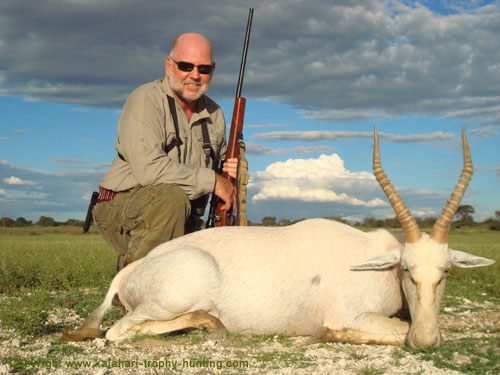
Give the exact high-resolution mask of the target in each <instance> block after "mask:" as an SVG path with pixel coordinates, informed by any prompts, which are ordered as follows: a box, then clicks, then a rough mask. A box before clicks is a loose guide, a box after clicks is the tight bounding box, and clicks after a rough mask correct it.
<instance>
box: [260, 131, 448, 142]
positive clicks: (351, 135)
mask: <svg viewBox="0 0 500 375" xmlns="http://www.w3.org/2000/svg"><path fill="white" fill-rule="evenodd" d="M378 135H379V138H380V139H384V140H387V141H391V142H419V143H425V142H436V141H443V140H449V139H452V138H453V137H454V135H453V134H452V133H443V132H442V131H437V132H433V133H428V134H412V135H401V134H389V133H378ZM254 136H255V137H257V138H261V139H272V140H286V141H292V140H293V141H320V140H325V139H328V140H335V139H355V138H373V132H360V131H343V130H313V131H278V132H268V133H257V134H254Z"/></svg>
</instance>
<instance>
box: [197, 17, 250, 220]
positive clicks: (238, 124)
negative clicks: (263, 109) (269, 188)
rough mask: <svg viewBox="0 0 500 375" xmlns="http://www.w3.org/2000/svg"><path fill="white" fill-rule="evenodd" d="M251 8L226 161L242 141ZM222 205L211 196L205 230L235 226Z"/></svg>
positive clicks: (233, 156)
mask: <svg viewBox="0 0 500 375" xmlns="http://www.w3.org/2000/svg"><path fill="white" fill-rule="evenodd" d="M252 18H253V8H250V9H249V11H248V22H247V31H246V34H245V42H244V44H243V55H242V57H241V65H240V74H239V77H238V85H237V87H236V99H235V101H234V108H233V119H232V121H231V130H230V132H229V139H228V144H227V151H226V159H231V158H238V157H239V156H240V140H242V139H243V119H244V117H245V104H246V99H245V98H243V97H241V88H242V86H243V75H244V73H245V64H246V60H247V52H248V42H249V40H250V29H251V28H252ZM221 171H222V162H221V163H219V166H218V168H217V172H219V173H220V172H221ZM221 174H222V177H224V178H227V179H228V180H230V181H231V182H232V183H233V185H234V184H235V181H234V180H233V179H232V178H231V177H230V176H229V175H228V174H227V172H222V173H221ZM223 206H224V203H223V202H221V200H220V199H219V198H218V197H217V196H216V195H215V194H212V199H211V201H210V211H209V213H208V218H207V225H206V227H207V228H211V227H214V226H217V227H224V226H231V225H235V224H236V219H235V217H234V215H233V212H232V210H229V211H225V210H223V209H222V208H223Z"/></svg>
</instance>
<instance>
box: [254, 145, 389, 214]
mask: <svg viewBox="0 0 500 375" xmlns="http://www.w3.org/2000/svg"><path fill="white" fill-rule="evenodd" d="M251 177H252V178H251V181H250V184H249V186H248V187H249V189H252V191H254V190H255V191H256V193H255V194H254V195H253V196H252V201H270V200H295V201H303V202H334V203H339V204H343V205H348V206H363V207H379V206H380V207H384V206H387V203H385V202H384V201H382V200H381V199H379V198H373V197H371V198H368V199H366V198H360V197H359V196H356V194H359V195H363V193H362V192H361V191H362V190H363V189H364V188H366V191H373V188H374V186H375V185H376V182H375V181H374V180H375V179H374V177H373V175H372V174H371V173H368V172H350V171H348V170H346V169H345V167H344V162H343V160H342V159H341V158H340V157H339V156H338V155H337V154H332V155H321V156H320V157H319V158H317V159H289V160H287V161H285V162H276V163H273V164H271V165H269V166H268V167H267V168H266V169H265V170H264V171H261V172H256V173H254V174H252V176H251Z"/></svg>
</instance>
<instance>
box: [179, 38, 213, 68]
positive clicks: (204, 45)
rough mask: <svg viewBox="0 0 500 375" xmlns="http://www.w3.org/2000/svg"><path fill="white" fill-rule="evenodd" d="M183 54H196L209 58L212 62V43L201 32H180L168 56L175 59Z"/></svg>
mask: <svg viewBox="0 0 500 375" xmlns="http://www.w3.org/2000/svg"><path fill="white" fill-rule="evenodd" d="M185 55H189V56H196V57H199V58H203V59H206V58H209V59H210V62H213V56H212V44H211V43H210V41H209V40H208V39H207V38H205V37H204V36H203V35H201V34H196V33H186V34H181V35H179V36H178V37H177V38H175V40H174V43H173V44H172V50H171V51H170V56H171V57H173V58H174V59H175V60H177V59H179V58H180V56H185Z"/></svg>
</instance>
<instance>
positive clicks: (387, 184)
mask: <svg viewBox="0 0 500 375" xmlns="http://www.w3.org/2000/svg"><path fill="white" fill-rule="evenodd" d="M373 131H374V134H373V136H374V140H373V142H374V145H373V174H374V175H375V178H376V179H377V181H378V183H379V184H380V186H381V187H382V189H383V190H384V193H385V195H386V196H387V198H389V202H391V206H392V208H393V210H394V212H395V213H396V216H397V218H398V220H399V222H400V223H401V227H402V228H403V233H404V235H405V239H406V242H408V243H415V242H418V241H419V240H420V238H421V237H422V235H421V234H420V229H418V224H417V222H416V221H415V219H414V218H413V216H411V214H410V210H408V208H406V206H405V202H404V201H403V200H402V199H401V197H400V196H399V194H398V193H397V191H396V189H394V186H392V184H391V181H390V180H389V179H388V178H387V175H386V174H385V172H384V170H383V169H382V163H381V161H380V150H379V146H378V133H377V128H376V127H374V129H373Z"/></svg>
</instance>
